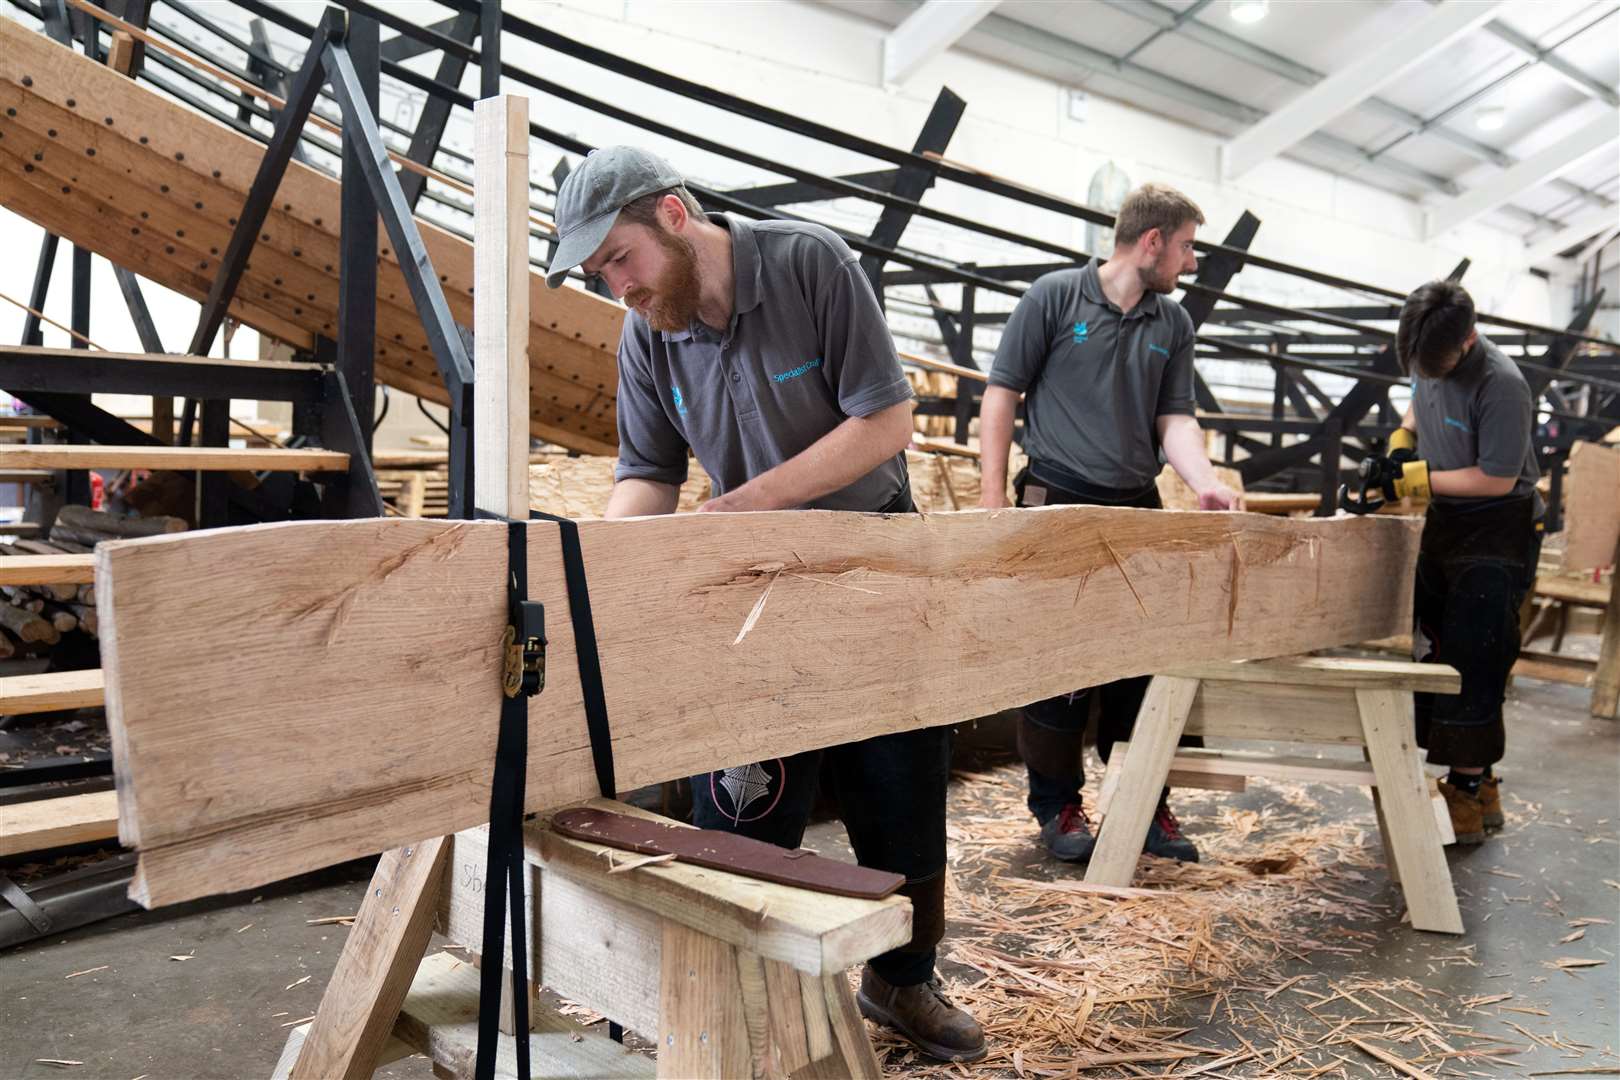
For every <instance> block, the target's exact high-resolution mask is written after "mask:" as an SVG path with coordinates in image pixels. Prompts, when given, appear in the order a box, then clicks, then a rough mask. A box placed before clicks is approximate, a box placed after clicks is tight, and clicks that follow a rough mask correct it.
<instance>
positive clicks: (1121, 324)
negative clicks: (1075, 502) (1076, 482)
mask: <svg viewBox="0 0 1620 1080" xmlns="http://www.w3.org/2000/svg"><path fill="white" fill-rule="evenodd" d="M1097 265H1098V264H1097V262H1096V260H1092V262H1090V263H1088V264H1087V265H1086V266H1084V267H1082V268H1080V269H1078V270H1058V271H1055V272H1054V273H1050V274H1046V275H1045V276H1043V277H1041V278H1040V279H1039V280H1037V281H1036V282H1035V283H1034V284H1033V285H1031V286H1030V288H1029V291H1028V292H1026V293H1025V294H1024V295H1023V298H1022V299H1020V300H1019V301H1018V306H1017V307H1016V308H1014V309H1013V313H1012V317H1011V318H1009V319H1008V320H1007V327H1006V329H1005V330H1004V331H1002V334H1001V345H1000V346H999V347H998V348H997V349H996V360H995V364H994V366H992V367H991V369H990V385H991V386H1005V387H1006V388H1007V389H1009V390H1016V391H1018V392H1019V393H1022V394H1024V395H1025V397H1024V416H1025V429H1026V430H1025V435H1024V449H1025V450H1026V451H1027V452H1028V454H1029V456H1030V457H1031V458H1032V459H1034V460H1035V461H1037V462H1039V461H1049V462H1052V463H1053V464H1055V465H1058V466H1061V467H1062V468H1064V469H1067V470H1068V471H1069V472H1072V473H1075V474H1077V475H1078V476H1080V477H1082V478H1084V479H1085V480H1087V481H1089V482H1090V483H1092V484H1095V485H1098V486H1101V487H1110V488H1140V487H1143V486H1145V485H1147V484H1149V483H1151V482H1152V481H1153V479H1154V478H1155V477H1157V476H1158V475H1159V437H1158V432H1157V431H1156V430H1155V425H1154V422H1155V421H1156V420H1157V419H1158V418H1159V417H1160V416H1164V415H1166V414H1169V413H1184V414H1186V415H1188V416H1193V415H1195V414H1196V412H1197V410H1196V408H1195V406H1194V404H1193V324H1192V316H1190V315H1188V314H1187V312H1186V311H1185V310H1183V309H1182V307H1181V305H1180V304H1178V303H1176V302H1175V301H1174V300H1171V299H1170V298H1169V297H1166V296H1161V295H1159V294H1158V293H1152V292H1150V293H1147V294H1145V295H1144V296H1143V297H1142V299H1141V301H1140V302H1139V303H1137V305H1136V306H1135V307H1134V308H1132V309H1131V310H1130V311H1128V312H1122V311H1120V310H1119V308H1118V307H1116V306H1114V304H1112V303H1110V302H1109V300H1108V298H1107V297H1106V296H1104V295H1103V290H1102V282H1101V281H1100V280H1099V279H1098V277H1097Z"/></svg>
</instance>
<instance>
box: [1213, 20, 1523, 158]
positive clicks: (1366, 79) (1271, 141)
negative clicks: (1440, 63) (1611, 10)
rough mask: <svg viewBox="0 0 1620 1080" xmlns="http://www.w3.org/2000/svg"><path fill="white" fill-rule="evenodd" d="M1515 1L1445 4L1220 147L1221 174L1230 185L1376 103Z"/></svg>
mask: <svg viewBox="0 0 1620 1080" xmlns="http://www.w3.org/2000/svg"><path fill="white" fill-rule="evenodd" d="M1512 2H1513V0H1491V2H1479V0H1446V3H1443V4H1441V5H1439V6H1438V7H1435V8H1432V9H1430V10H1428V11H1426V12H1424V13H1423V15H1422V17H1421V18H1420V19H1419V20H1418V21H1417V22H1416V23H1414V24H1413V25H1412V27H1411V28H1410V29H1407V30H1403V31H1402V32H1401V33H1400V34H1399V35H1397V36H1395V37H1394V38H1393V39H1390V40H1385V41H1380V42H1379V43H1378V45H1377V47H1376V48H1374V49H1373V50H1372V51H1371V52H1369V53H1368V54H1366V55H1364V56H1362V57H1361V58H1360V59H1357V60H1353V61H1351V63H1349V64H1348V65H1346V66H1345V67H1343V68H1341V69H1340V70H1338V71H1335V72H1334V73H1333V74H1331V75H1329V76H1328V77H1327V78H1325V79H1323V80H1322V81H1321V82H1319V83H1317V84H1316V85H1315V86H1313V87H1311V88H1310V89H1309V90H1307V91H1305V92H1304V93H1303V94H1300V95H1299V96H1298V97H1297V98H1295V99H1294V100H1293V101H1290V102H1289V103H1288V104H1287V105H1285V106H1283V107H1282V108H1281V109H1278V110H1277V111H1276V112H1274V113H1272V114H1271V115H1270V116H1268V117H1266V118H1265V119H1264V120H1262V121H1260V122H1259V123H1258V124H1255V125H1254V126H1253V127H1251V128H1249V129H1248V130H1247V131H1244V132H1243V133H1241V134H1239V135H1237V136H1236V137H1235V138H1232V139H1230V140H1228V141H1227V142H1226V144H1225V145H1224V146H1222V147H1221V173H1222V175H1223V176H1224V177H1225V178H1226V179H1228V180H1235V179H1236V178H1238V177H1239V176H1242V175H1243V174H1244V173H1246V172H1248V171H1249V170H1250V169H1253V168H1254V167H1255V166H1257V165H1259V164H1261V163H1262V162H1265V161H1269V160H1271V159H1272V158H1274V157H1276V156H1277V155H1278V154H1281V153H1283V152H1284V151H1286V150H1288V149H1289V148H1290V147H1292V146H1293V145H1294V144H1295V143H1298V142H1300V141H1301V140H1303V139H1305V138H1306V137H1308V136H1310V135H1311V134H1312V133H1313V132H1316V131H1318V130H1319V129H1320V128H1321V127H1322V126H1323V125H1324V124H1327V123H1328V122H1329V121H1331V120H1333V119H1335V118H1336V117H1339V116H1342V115H1343V114H1345V113H1347V112H1349V111H1350V110H1351V109H1353V108H1355V107H1356V106H1357V105H1359V104H1360V103H1361V102H1363V101H1366V100H1367V99H1368V98H1370V97H1372V96H1373V95H1374V94H1376V93H1377V92H1378V91H1379V90H1381V89H1383V87H1384V86H1386V85H1388V84H1389V83H1390V82H1391V81H1392V80H1394V79H1396V78H1397V77H1399V76H1400V74H1401V73H1402V72H1404V71H1406V70H1407V69H1409V68H1411V67H1413V66H1414V65H1416V64H1419V63H1422V62H1423V61H1424V60H1425V59H1427V58H1428V57H1430V56H1433V55H1434V54H1435V53H1436V52H1438V51H1439V50H1441V49H1443V48H1445V47H1446V46H1447V45H1449V44H1451V43H1452V42H1454V41H1456V40H1457V39H1458V38H1460V37H1462V36H1463V35H1464V34H1467V33H1469V32H1470V31H1473V30H1475V29H1478V28H1479V27H1480V26H1483V25H1484V24H1485V23H1487V22H1489V21H1490V20H1491V19H1493V18H1495V17H1496V16H1498V15H1500V14H1502V12H1503V10H1504V9H1506V8H1507V7H1508V6H1509V5H1510V4H1511V3H1512Z"/></svg>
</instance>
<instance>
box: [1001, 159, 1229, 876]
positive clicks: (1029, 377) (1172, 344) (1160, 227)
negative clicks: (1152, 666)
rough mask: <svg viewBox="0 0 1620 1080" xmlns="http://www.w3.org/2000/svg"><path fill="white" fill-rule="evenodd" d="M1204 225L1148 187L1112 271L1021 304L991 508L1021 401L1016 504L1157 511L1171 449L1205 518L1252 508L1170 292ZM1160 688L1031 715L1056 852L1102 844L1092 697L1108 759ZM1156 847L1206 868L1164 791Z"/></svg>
mask: <svg viewBox="0 0 1620 1080" xmlns="http://www.w3.org/2000/svg"><path fill="white" fill-rule="evenodd" d="M1203 223H1204V215H1203V212H1202V211H1200V210H1199V209H1198V207H1197V205H1196V204H1194V203H1193V201H1192V200H1191V199H1189V198H1187V197H1186V196H1185V195H1183V194H1181V192H1179V191H1176V190H1174V189H1173V188H1168V187H1163V186H1161V185H1158V184H1147V185H1144V186H1143V187H1140V188H1137V189H1136V190H1135V191H1133V192H1131V193H1130V195H1128V196H1127V197H1126V199H1125V202H1124V204H1123V205H1122V206H1121V207H1120V211H1119V217H1118V219H1117V220H1116V221H1115V223H1114V252H1113V254H1112V255H1111V256H1110V257H1109V259H1108V261H1107V262H1101V263H1100V262H1098V261H1096V260H1093V261H1092V262H1091V263H1089V264H1087V265H1086V266H1084V267H1081V268H1079V269H1076V270H1059V271H1056V272H1054V273H1051V274H1046V275H1044V276H1043V277H1041V278H1040V279H1038V280H1037V281H1036V282H1035V283H1034V284H1033V285H1031V286H1030V288H1029V291H1028V292H1026V293H1025V294H1024V295H1023V297H1022V298H1021V299H1020V300H1019V301H1018V306H1017V307H1016V308H1014V309H1013V313H1012V316H1011V318H1009V319H1008V320H1007V327H1006V329H1005V330H1004V331H1003V332H1002V335H1001V345H1000V347H999V348H997V350H996V359H995V363H994V364H993V365H992V367H991V369H990V379H989V382H990V385H989V386H988V387H987V388H986V389H985V394H984V404H983V407H982V409H981V411H980V414H979V443H980V448H981V450H982V457H981V469H982V470H983V494H982V496H981V498H980V502H979V505H980V506H982V507H984V508H986V509H990V510H994V509H998V508H1001V507H1004V506H1006V505H1007V454H1008V450H1009V448H1010V446H1011V444H1012V430H1013V419H1014V416H1015V414H1016V411H1017V408H1018V398H1019V395H1023V397H1024V413H1025V418H1024V449H1025V450H1026V451H1027V452H1028V454H1029V466H1028V468H1027V469H1025V470H1024V471H1023V472H1021V473H1020V474H1019V475H1018V476H1017V477H1016V478H1014V480H1013V486H1014V489H1015V490H1016V492H1017V497H1018V505H1019V506H1050V505H1054V504H1058V503H1069V504H1077V503H1083V504H1088V505H1096V506H1135V507H1145V508H1151V509H1158V508H1160V507H1161V505H1162V504H1161V503H1160V501H1159V491H1158V487H1157V480H1158V476H1159V468H1160V465H1159V455H1160V453H1161V451H1162V452H1163V454H1164V457H1165V459H1167V460H1168V461H1169V462H1170V464H1171V466H1173V467H1174V468H1175V470H1176V472H1177V473H1178V474H1179V475H1180V476H1181V478H1182V479H1183V480H1185V481H1186V482H1187V484H1188V486H1189V487H1191V488H1192V489H1193V491H1194V492H1195V493H1197V495H1198V505H1199V507H1200V508H1201V509H1205V510H1233V509H1241V505H1240V503H1241V500H1240V498H1239V496H1238V494H1237V493H1236V492H1234V491H1233V490H1232V489H1230V488H1228V487H1226V486H1225V485H1223V484H1221V483H1220V482H1219V481H1218V480H1217V479H1216V477H1215V471H1214V469H1213V468H1211V467H1210V464H1209V458H1208V456H1207V455H1206V453H1205V450H1204V433H1203V431H1202V429H1200V428H1199V426H1198V419H1197V415H1196V409H1195V407H1194V404H1193V324H1192V317H1191V316H1189V315H1188V314H1187V312H1186V311H1185V310H1183V309H1182V307H1181V305H1180V304H1178V303H1176V302H1175V301H1174V300H1171V299H1170V298H1169V296H1168V295H1166V294H1168V293H1171V292H1173V291H1175V288H1176V279H1177V278H1178V277H1179V276H1181V275H1182V274H1190V273H1192V272H1193V271H1194V270H1196V269H1197V268H1198V260H1197V257H1196V256H1195V255H1194V254H1193V236H1194V234H1195V233H1196V232H1197V229H1198V226H1200V225H1202V224H1203ZM1148 682H1149V680H1148V679H1147V678H1146V677H1143V678H1136V679H1122V680H1120V681H1118V682H1113V683H1108V684H1107V685H1105V686H1099V687H1093V688H1090V689H1082V690H1076V691H1075V692H1074V693H1072V694H1064V695H1062V696H1060V697H1055V698H1051V699H1048V700H1045V701H1037V702H1035V703H1034V704H1032V705H1029V706H1027V707H1026V708H1025V709H1024V710H1023V712H1022V715H1021V716H1020V719H1019V724H1018V748H1019V752H1020V753H1021V754H1022V755H1023V758H1024V763H1025V766H1026V767H1027V769H1028V770H1029V809H1030V813H1032V814H1034V815H1035V820H1036V821H1038V822H1039V823H1040V826H1041V842H1042V844H1044V845H1045V847H1046V849H1047V851H1048V852H1050V853H1051V854H1052V855H1053V856H1054V857H1055V858H1058V859H1062V860H1065V861H1069V862H1085V861H1086V860H1088V859H1090V858H1091V851H1092V848H1093V846H1094V845H1095V843H1096V841H1095V838H1094V836H1093V835H1092V831H1091V825H1090V821H1089V820H1088V819H1087V817H1086V813H1085V809H1084V807H1082V806H1081V803H1080V788H1081V786H1082V785H1083V783H1084V780H1085V777H1084V773H1083V766H1082V763H1081V739H1082V738H1083V736H1084V733H1085V727H1086V718H1087V713H1088V712H1089V710H1090V706H1091V695H1092V694H1093V693H1095V694H1096V695H1097V696H1098V698H1099V703H1100V706H1101V720H1100V721H1099V726H1098V733H1097V751H1098V753H1099V754H1100V755H1101V756H1102V759H1103V760H1104V761H1107V760H1108V755H1109V751H1110V750H1111V749H1112V748H1113V745H1114V743H1115V742H1116V741H1120V740H1124V739H1128V738H1129V737H1130V733H1131V728H1132V727H1133V726H1134V725H1135V723H1136V714H1137V712H1138V710H1140V709H1141V707H1142V698H1143V697H1144V696H1145V695H1146V693H1147V686H1148ZM1144 850H1146V851H1148V852H1150V853H1152V854H1155V855H1162V856H1166V857H1168V858H1173V859H1180V860H1183V861H1196V860H1197V859H1198V849H1197V848H1196V847H1194V846H1193V844H1192V842H1191V841H1190V840H1188V839H1187V838H1186V837H1185V836H1183V835H1182V834H1181V827H1180V825H1179V823H1177V821H1176V818H1175V815H1174V814H1172V813H1171V812H1170V807H1169V805H1168V803H1167V802H1166V801H1165V799H1164V798H1162V797H1161V799H1160V801H1159V809H1158V812H1157V813H1156V814H1155V815H1154V818H1153V822H1152V824H1151V825H1150V826H1149V827H1148V836H1147V843H1146V846H1145V848H1144Z"/></svg>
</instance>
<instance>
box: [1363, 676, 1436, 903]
mask: <svg viewBox="0 0 1620 1080" xmlns="http://www.w3.org/2000/svg"><path fill="white" fill-rule="evenodd" d="M1356 710H1357V712H1359V713H1360V714H1361V731H1362V737H1363V739H1365V741H1366V746H1367V757H1368V758H1369V759H1370V760H1371V761H1372V767H1373V774H1374V776H1375V777H1376V778H1377V781H1378V787H1377V790H1376V792H1375V793H1374V798H1375V800H1376V805H1377V807H1378V829H1379V832H1381V833H1382V834H1383V838H1384V850H1385V851H1386V852H1388V853H1390V854H1391V855H1392V856H1393V857H1392V859H1391V866H1390V874H1391V876H1392V877H1395V876H1397V875H1398V880H1399V882H1400V886H1401V891H1402V892H1404V893H1405V895H1406V907H1407V910H1408V911H1409V912H1411V915H1412V926H1413V927H1414V928H1415V929H1418V930H1433V931H1437V932H1439V933H1444V934H1460V933H1462V932H1463V922H1462V913H1461V912H1460V911H1459V910H1458V909H1457V893H1456V890H1455V889H1454V888H1453V887H1452V883H1451V868H1450V867H1449V866H1448V865H1447V864H1446V853H1445V849H1444V848H1443V847H1442V846H1441V844H1440V828H1439V826H1438V825H1437V824H1436V823H1435V820H1434V807H1433V805H1432V803H1431V802H1430V800H1429V784H1428V779H1427V778H1426V777H1425V776H1424V775H1423V768H1422V766H1421V765H1420V764H1419V762H1418V753H1417V743H1416V738H1415V736H1414V732H1413V726H1412V694H1411V692H1410V691H1406V690H1357V691H1356Z"/></svg>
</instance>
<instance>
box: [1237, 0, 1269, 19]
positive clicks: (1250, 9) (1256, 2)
mask: <svg viewBox="0 0 1620 1080" xmlns="http://www.w3.org/2000/svg"><path fill="white" fill-rule="evenodd" d="M1270 10H1271V3H1270V0H1232V12H1231V14H1232V18H1234V19H1236V20H1237V21H1238V22H1240V23H1257V22H1259V21H1260V20H1261V19H1263V18H1265V17H1266V13H1267V12H1269V11H1270Z"/></svg>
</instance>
